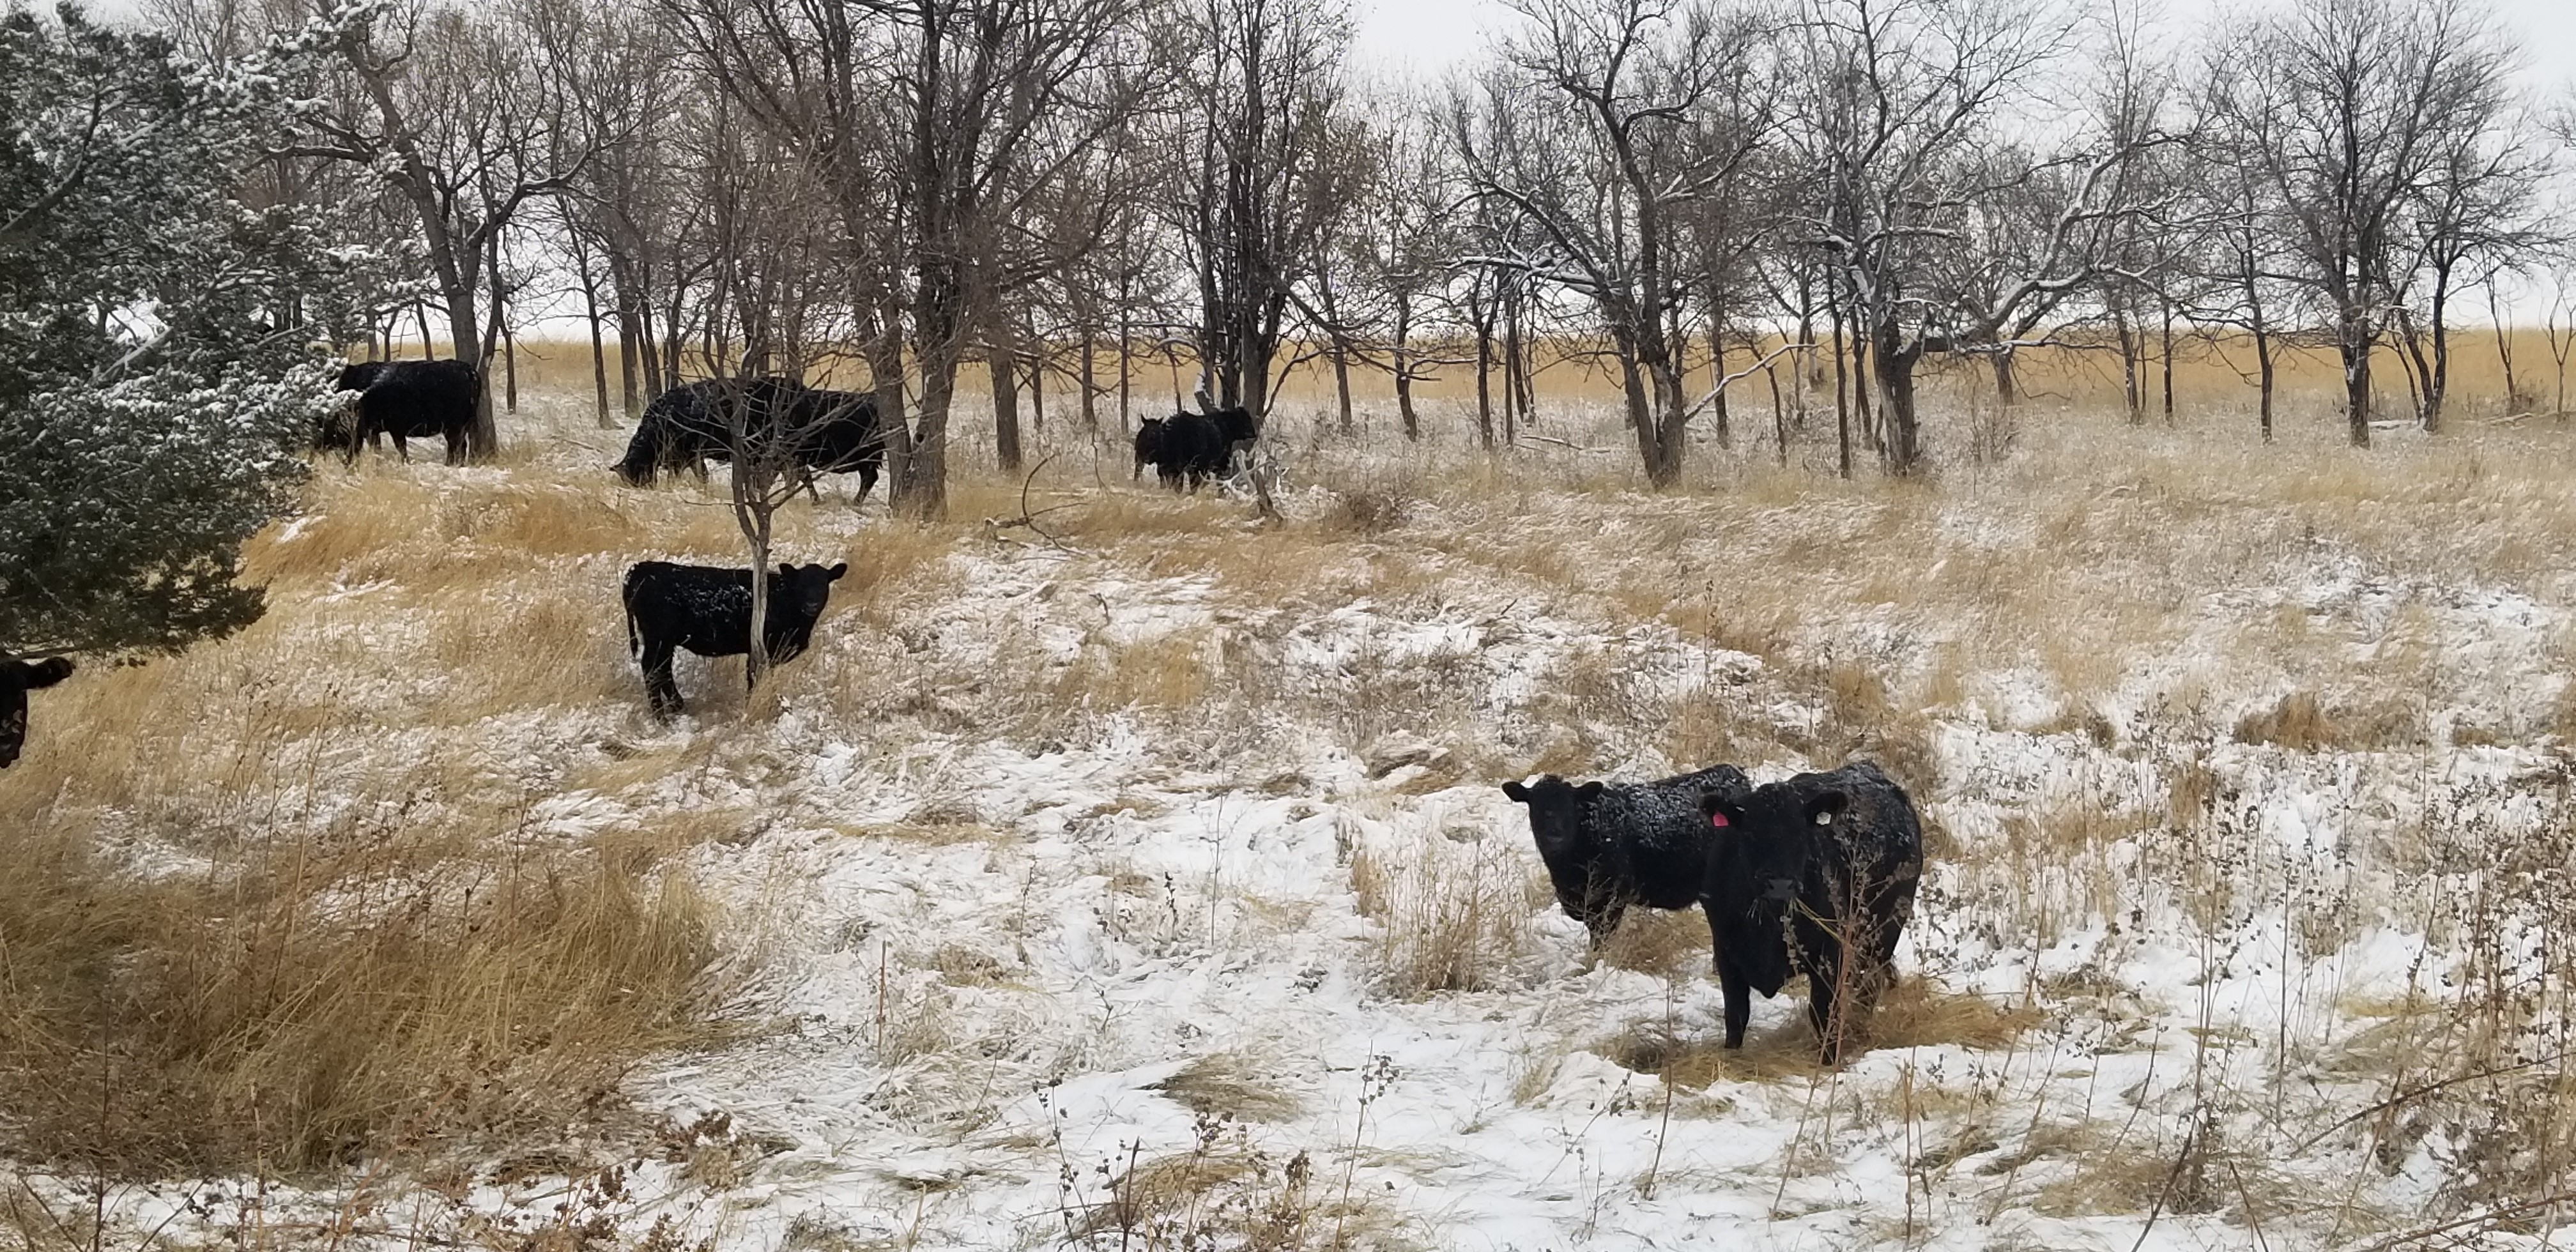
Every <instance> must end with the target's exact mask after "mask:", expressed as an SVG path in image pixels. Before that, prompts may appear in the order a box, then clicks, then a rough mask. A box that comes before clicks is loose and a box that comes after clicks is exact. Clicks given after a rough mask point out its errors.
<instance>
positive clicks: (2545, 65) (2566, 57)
mask: <svg viewBox="0 0 2576 1252" xmlns="http://www.w3.org/2000/svg"><path fill="white" fill-rule="evenodd" d="M2489 3H2490V4H2491V5H2492V6H2493V8H2494V11H2495V13H2496V15H2497V17H2498V18H2500V19H2501V20H2502V21H2503V22H2504V23H2505V24H2506V25H2508V26H2511V27H2513V28H2515V29H2518V30H2520V31H2521V32H2522V34H2523V37H2524V38H2523V48H2524V50H2525V51H2524V55H2525V61H2526V63H2525V65H2524V66H2523V71H2524V75H2525V77H2526V79H2527V80H2528V81H2529V82H2530V83H2531V85H2533V86H2535V87H2541V88H2545V89H2549V90H2555V91H2565V90H2567V89H2568V87H2569V85H2570V83H2571V82H2576V0H2489ZM2163 7H2164V18H2163V24H2164V26H2165V27H2166V28H2167V29H2169V30H2171V31H2172V32H2173V33H2174V35H2175V37H2176V38H2189V37H2191V35H2192V34H2194V33H2195V31H2196V29H2197V28H2198V27H2200V26H2201V25H2204V24H2206V23H2207V22H2209V21H2210V20H2211V19H2212V18H2213V17H2215V16H2216V15H2217V14H2218V13H2220V12H2223V11H2240V12H2241V11H2245V10H2247V9H2259V8H2261V7H2263V6H2262V5H2261V4H2259V3H2249V2H2248V0H2228V2H2226V3H2220V2H2219V0H2165V3H2164V5H2163ZM1352 10H1353V11H1354V12H1355V13H1356V14H1357V15H1358V16H1359V19H1360V28H1359V48H1360V51H1361V52H1362V53H1363V54H1365V55H1366V56H1367V57H1368V59H1370V60H1371V61H1374V62H1376V63H1378V64H1379V65H1381V66H1383V67H1384V68H1385V69H1386V70H1387V71H1388V72H1390V73H1396V74H1409V75H1420V76H1423V77H1426V78H1427V77H1436V76H1438V75H1439V74H1440V73H1441V72H1442V71H1443V70H1446V69H1447V68H1449V66H1451V65H1452V64H1455V63H1456V62H1458V61H1460V60H1462V59H1464V58H1466V57H1467V56H1468V55H1469V54H1471V53H1473V52H1474V51H1476V49H1478V48H1479V47H1481V46H1483V44H1484V42H1485V39H1486V37H1487V36H1488V34H1489V33H1490V32H1492V31H1494V30H1497V29H1501V28H1503V27H1506V26H1508V25H1509V24H1511V23H1512V22H1513V21H1514V20H1515V16H1514V14H1513V13H1512V11H1511V10H1510V9H1508V8H1506V7H1505V6H1504V5H1503V4H1502V3H1501V0H1352Z"/></svg>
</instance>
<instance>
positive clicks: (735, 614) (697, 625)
mask: <svg viewBox="0 0 2576 1252" xmlns="http://www.w3.org/2000/svg"><path fill="white" fill-rule="evenodd" d="M848 572H850V567H849V565H848V564H847V563H846V562H844V563H841V564H837V565H833V566H830V567H828V568H827V567H824V566H821V565H781V566H779V567H778V572H776V573H774V574H771V575H770V576H769V615H768V620H766V621H764V622H763V623H761V625H762V630H761V632H760V633H761V639H762V641H763V642H764V643H765V644H766V645H767V647H768V651H769V659H770V661H771V662H772V663H776V662H781V661H785V660H788V659H790V658H792V657H794V656H795V655H796V654H797V653H799V652H803V651H804V650H805V646H806V645H807V644H808V643H810V642H812V641H813V638H814V622H815V621H816V619H818V618H820V617H822V616H823V605H824V603H825V602H826V601H828V600H829V599H831V596H832V583H833V580H835V579H838V578H839V577H840V576H841V575H843V574H846V573H848ZM623 598H624V600H625V602H626V647H627V650H628V651H629V652H632V653H634V655H635V658H636V661H637V663H638V664H640V665H641V666H642V667H643V669H644V692H645V695H646V696H647V697H648V698H649V699H650V700H651V701H652V705H653V715H654V716H656V717H660V718H665V719H667V718H669V717H670V716H671V715H673V714H675V713H678V712H680V710H681V707H682V706H681V703H680V685H679V684H678V683H677V682H675V681H673V680H672V678H671V654H672V652H673V650H675V649H678V648H687V649H688V650H689V651H691V652H695V653H697V654H698V655H699V656H742V655H744V654H746V653H749V652H750V651H751V571H750V570H747V569H719V568H717V567H715V566H711V565H675V564H673V563H671V562H669V561H639V562H637V563H635V564H634V565H633V566H630V567H628V569H627V571H626V589H625V594H624V597H623Z"/></svg>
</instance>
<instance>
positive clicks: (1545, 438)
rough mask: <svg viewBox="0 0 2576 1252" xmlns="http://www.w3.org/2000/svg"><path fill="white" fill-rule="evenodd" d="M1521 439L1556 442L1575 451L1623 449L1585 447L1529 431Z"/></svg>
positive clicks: (1559, 445)
mask: <svg viewBox="0 0 2576 1252" xmlns="http://www.w3.org/2000/svg"><path fill="white" fill-rule="evenodd" d="M1521 440H1522V441H1523V442H1525V443H1552V444H1555V445H1556V446H1558V447H1560V448H1564V449H1567V450H1568V451H1573V452H1618V451H1621V449H1618V448H1587V447H1584V446H1583V445H1582V444H1579V443H1567V442H1566V441H1565V440H1562V439H1555V438H1550V437H1549V436H1546V435H1533V434H1529V433H1527V432H1524V433H1523V434H1522V435H1521Z"/></svg>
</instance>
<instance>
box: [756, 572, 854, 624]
mask: <svg viewBox="0 0 2576 1252" xmlns="http://www.w3.org/2000/svg"><path fill="white" fill-rule="evenodd" d="M849 572H850V563H849V562H847V561H842V562H839V563H838V564H834V565H829V566H824V565H781V566H779V567H778V584H777V590H776V591H775V592H774V593H773V594H775V595H777V597H778V598H779V600H780V601H781V602H782V603H781V604H780V607H781V608H783V609H785V610H786V611H787V613H788V614H789V615H790V616H792V617H795V618H797V619H799V620H802V621H808V622H810V621H813V620H814V619H816V618H818V617H821V616H822V615H823V605H824V604H825V603H826V602H828V601H829V600H831V598H832V584H833V583H834V582H835V581H837V580H838V579H839V578H840V577H841V575H843V574H846V573H849Z"/></svg>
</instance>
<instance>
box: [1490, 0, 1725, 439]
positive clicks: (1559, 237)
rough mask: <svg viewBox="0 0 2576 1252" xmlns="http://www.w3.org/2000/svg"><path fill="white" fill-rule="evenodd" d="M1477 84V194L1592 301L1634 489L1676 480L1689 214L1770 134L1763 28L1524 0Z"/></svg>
mask: <svg viewBox="0 0 2576 1252" xmlns="http://www.w3.org/2000/svg"><path fill="white" fill-rule="evenodd" d="M1515 8H1516V9H1517V11H1518V12H1519V13H1520V14H1521V15H1522V17H1523V18H1525V19H1526V21H1527V25H1526V27H1525V29H1524V30H1523V32H1522V33H1521V34H1519V35H1518V36H1516V37H1514V38H1512V39H1510V40H1508V41H1506V42H1505V43H1504V44H1503V46H1502V47H1501V49H1500V52H1499V56H1498V59H1497V62H1496V64H1495V65H1494V66H1493V67H1491V69H1490V71H1489V72H1490V73H1492V74H1494V75H1497V76H1498V77H1499V78H1500V79H1501V81H1500V82H1499V83H1498V84H1497V91H1496V94H1497V95H1500V96H1504V97H1507V98H1509V99H1510V100H1511V102H1512V103H1511V107H1508V108H1503V109H1497V110H1493V111H1489V112H1486V111H1479V112H1471V111H1469V110H1468V109H1467V108H1465V107H1463V105H1461V106H1453V108H1452V111H1451V116H1450V125H1451V128H1452V133H1453V135H1454V137H1455V141H1456V143H1457V145H1458V148H1459V150H1460V151H1461V153H1462V154H1463V155H1464V157H1465V162H1466V168H1467V175H1468V178H1469V180H1470V181H1471V183H1472V185H1473V187H1474V189H1475V191H1476V193H1477V194H1478V195H1480V196H1483V197H1487V198H1491V199H1494V200H1498V201H1501V202H1503V203H1505V204H1508V205H1509V206H1510V207H1511V208H1512V210H1513V211H1514V212H1515V213H1517V214H1518V215H1520V216H1521V217H1522V218H1524V219H1526V220H1527V221H1528V222H1529V223H1531V224H1532V226H1533V227H1534V228H1535V230H1536V231H1537V233H1538V234H1539V236H1540V237H1541V238H1542V239H1543V240H1544V243H1545V247H1546V268H1545V269H1544V270H1543V271H1542V273H1543V276H1544V277H1545V278H1546V279H1547V280H1548V281H1550V282H1553V283H1556V284H1560V285H1562V286H1564V287H1566V288H1568V289H1569V290H1572V291H1574V292H1577V293H1579V294H1580V295H1581V296H1582V297H1583V298H1584V299H1585V300H1586V301H1587V302H1589V303H1590V305H1591V306H1592V309H1593V311H1594V313H1595V315H1596V316H1597V317H1598V319H1599V320H1600V323H1601V325H1602V328H1603V330H1604V331H1606V332H1607V334H1608V338H1609V341H1610V352H1611V355H1612V356H1613V357H1614V358H1615V360H1616V362H1617V365H1618V368H1619V372H1620V382H1621V390H1622V392H1623V394H1624V395H1625V398H1626V404H1627V414H1628V422H1629V426H1630V428H1631V430H1632V431H1633V433H1634V434H1635V436H1636V440H1637V450H1638V454H1639V456H1640V457H1641V458H1642V459H1643V461H1644V462H1645V468H1646V478H1647V481H1649V482H1651V483H1653V484H1655V485H1657V486H1668V485H1670V484H1672V483H1674V482H1677V481H1679V479H1680V477H1681V468H1682V453H1683V449H1684V447H1685V446H1686V444H1685V436H1686V434H1687V431H1688V426H1689V423H1690V420H1691V418H1692V417H1693V416H1694V415H1695V413H1696V412H1697V411H1698V408H1699V406H1698V405H1694V404H1693V403H1692V402H1691V401H1690V399H1689V397H1688V396H1687V395H1686V394H1685V392H1684V389H1683V380H1682V371H1683V369H1684V368H1685V363H1686V361H1687V358H1688V353H1689V343H1688V334H1689V331H1688V327H1687V326H1686V325H1685V324H1684V317H1683V314H1684V312H1685V310H1686V308H1687V307H1688V305H1689V302H1690V299H1691V295H1692V290H1691V289H1692V284H1693V282H1694V279H1695V278H1696V277H1697V270H1696V269H1695V267H1694V265H1693V264H1692V258H1691V256H1690V253H1689V238H1688V229H1689V222H1690V214H1691V212H1692V210H1693V209H1694V208H1695V207H1696V206H1697V205H1699V204H1700V203H1701V202H1703V201H1705V200H1707V199H1708V198H1710V197H1711V196H1713V195H1715V194H1717V193H1718V192H1719V190H1720V189H1721V188H1723V187H1724V186H1725V185H1726V184H1727V183H1728V182H1730V181H1731V180H1733V179H1735V178H1737V177H1739V176H1740V175H1741V174H1742V173H1743V172H1744V171H1745V170H1746V169H1747V168H1748V167H1749V166H1750V165H1751V163H1752V161H1753V158H1754V155H1755V153H1757V152H1758V151H1759V150H1760V148H1761V145H1762V143H1763V142H1764V141H1765V139H1766V138H1767V136H1768V133H1769V131H1770V128H1771V119H1770V116H1769V114H1768V111H1767V102H1768V101H1769V99H1770V96H1771V92H1770V91H1769V89H1768V86H1767V84H1765V83H1763V82H1762V81H1761V77H1760V71H1761V68H1762V63H1761V61H1760V60H1759V55H1760V51H1761V49H1762V48H1763V47H1764V40H1763V39H1762V38H1761V35H1762V28H1761V25H1760V23H1759V22H1758V21H1757V20H1756V19H1755V17H1754V15H1753V14H1752V13H1750V12H1749V11H1746V10H1740V9H1725V8H1720V7H1718V6H1717V5H1716V4H1713V3H1703V2H1700V0H1521V2H1520V3H1518V4H1516V5H1515Z"/></svg>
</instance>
